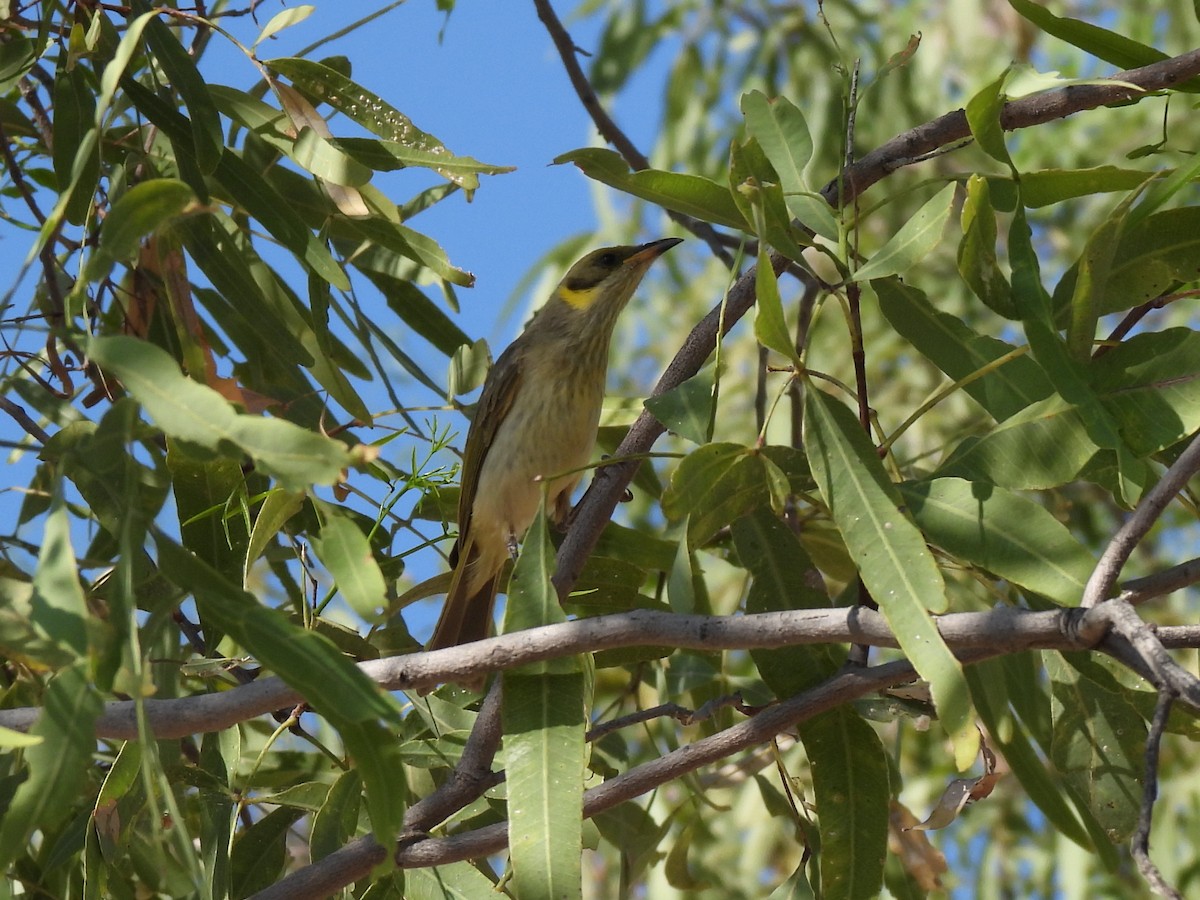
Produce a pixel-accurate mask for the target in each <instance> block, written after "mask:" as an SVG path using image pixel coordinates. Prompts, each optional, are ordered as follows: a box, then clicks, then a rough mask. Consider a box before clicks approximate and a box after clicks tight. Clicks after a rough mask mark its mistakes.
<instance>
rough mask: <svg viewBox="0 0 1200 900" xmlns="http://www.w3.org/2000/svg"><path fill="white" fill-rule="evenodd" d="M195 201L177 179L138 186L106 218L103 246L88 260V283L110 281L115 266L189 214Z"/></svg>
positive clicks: (101, 244) (155, 179)
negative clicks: (148, 239)
mask: <svg viewBox="0 0 1200 900" xmlns="http://www.w3.org/2000/svg"><path fill="white" fill-rule="evenodd" d="M195 202H196V195H195V194H194V193H192V189H191V188H190V187H189V186H188V185H186V184H184V183H183V182H182V181H179V180H177V179H174V178H151V179H148V180H147V181H143V182H141V183H139V184H136V185H134V186H133V187H132V188H130V189H129V190H128V191H126V192H125V193H124V194H122V195H121V198H120V199H119V200H117V202H116V203H115V204H113V207H112V210H111V211H110V212H109V214H108V215H107V216H106V217H105V219H104V228H103V229H102V230H101V232H100V246H99V247H98V248H97V250H96V252H95V253H94V254H93V255H92V258H91V259H90V260H88V267H87V272H86V278H87V280H88V281H100V280H102V279H104V278H106V277H107V276H108V273H109V272H110V271H112V267H113V265H114V263H117V262H119V261H122V260H126V259H129V258H130V257H132V256H133V255H134V254H136V253H137V250H138V246H139V245H140V243H141V241H142V238H144V237H146V236H147V235H150V234H153V233H154V232H156V231H158V230H159V229H160V228H162V227H163V226H164V225H166V224H167V223H169V222H170V221H171V220H172V219H174V218H176V217H178V216H180V215H181V214H183V213H184V212H186V211H187V209H188V207H190V206H192V205H193V204H194V203H195Z"/></svg>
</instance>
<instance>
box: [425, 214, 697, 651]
mask: <svg viewBox="0 0 1200 900" xmlns="http://www.w3.org/2000/svg"><path fill="white" fill-rule="evenodd" d="M678 243H680V241H679V239H678V238H665V239H663V240H660V241H652V242H650V243H648V244H642V245H640V246H626V247H608V248H605V249H602V250H596V251H594V252H592V253H589V254H588V255H587V256H585V257H584V258H583V259H581V260H580V261H579V262H577V263H576V264H575V265H574V266H572V267H571V269H570V271H568V272H567V274H566V277H564V278H563V280H562V281H561V282H560V283H559V285H558V287H557V288H555V289H554V293H553V294H551V295H550V299H549V300H548V301H547V302H546V304H545V306H543V307H542V308H541V309H540V310H538V311H537V313H536V314H535V315H534V316H533V318H532V319H531V320H530V321H529V324H528V325H526V326H525V330H524V331H523V332H522V333H521V335H520V337H518V338H517V339H516V340H515V341H513V343H512V344H511V345H510V346H509V347H508V349H507V350H505V351H504V352H503V353H502V354H501V355H500V358H499V359H498V360H496V363H495V365H494V366H492V370H491V372H490V373H489V374H488V378H487V381H486V383H485V384H484V386H483V394H482V395H481V396H480V398H479V405H478V407H477V409H476V411H475V418H474V421H473V422H472V424H471V429H470V431H469V432H468V434H467V445H466V449H465V451H464V452H463V465H462V493H461V495H460V498H459V503H458V532H459V533H458V541H457V542H456V543H455V545H454V550H453V551H452V552H451V554H450V564H451V565H452V566H453V567H454V574H453V578H452V580H451V584H450V591H449V594H448V595H447V597H446V605H445V607H444V608H443V610H442V615H441V618H440V619H439V620H438V624H437V627H436V628H435V629H434V633H433V637H432V638H431V639H430V641H429V645H428V648H427V649H430V650H436V649H439V648H442V647H451V646H454V645H456V644H464V643H467V642H469V641H477V640H481V639H483V638H485V637H487V635H488V630H489V629H490V627H491V624H492V609H493V606H494V604H495V600H496V589H497V581H498V579H499V577H500V573H501V571H502V570H503V568H504V563H505V561H506V560H507V559H508V558H509V556H510V554H512V553H513V552H515V548H516V545H517V541H519V540H520V539H521V538H522V537H524V536H525V532H526V530H527V529H528V528H529V525H530V524H531V523H532V522H533V519H534V516H535V515H536V514H537V510H538V506H539V505H540V503H541V498H542V490H543V484H542V481H543V479H547V478H548V479H550V480H549V482H548V483H547V484H545V489H546V490H547V496H548V497H549V510H548V512H549V515H550V518H551V519H552V520H553V521H555V522H562V521H563V519H564V518H565V516H566V514H567V512H568V511H569V509H570V502H571V494H572V492H573V491H574V489H575V487H576V485H578V484H579V480H580V478H581V476H582V473H581V472H578V471H572V470H577V469H579V468H580V467H581V466H584V465H586V464H587V462H588V460H589V458H590V457H591V454H592V449H593V447H594V446H595V443H596V429H597V426H598V424H599V421H600V407H601V404H602V402H603V400H604V382H605V375H606V373H607V370H608V349H609V344H610V342H611V340H612V333H613V327H614V325H615V324H616V321H617V316H619V315H620V313H621V310H623V309H624V308H625V306H626V304H627V303H628V302H629V299H630V298H631V297H632V296H633V292H634V290H635V289H636V288H637V286H638V284H639V283H640V282H641V280H642V276H643V275H645V274H646V270H647V269H648V268H649V267H650V264H651V263H652V262H654V260H656V259H658V257H659V256H661V255H662V254H663V253H665V252H666V251H667V250H670V249H671V248H672V247H674V246H675V245H676V244H678ZM555 476H556V477H555Z"/></svg>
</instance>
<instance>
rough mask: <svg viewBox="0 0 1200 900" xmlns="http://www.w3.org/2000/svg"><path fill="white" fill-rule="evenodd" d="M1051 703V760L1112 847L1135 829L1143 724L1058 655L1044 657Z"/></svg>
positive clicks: (1117, 698)
mask: <svg viewBox="0 0 1200 900" xmlns="http://www.w3.org/2000/svg"><path fill="white" fill-rule="evenodd" d="M1043 657H1044V658H1045V659H1046V668H1047V670H1048V672H1049V674H1050V678H1051V689H1052V696H1053V699H1054V703H1053V713H1054V742H1053V744H1052V746H1051V749H1050V757H1051V759H1052V761H1053V762H1054V765H1055V767H1056V768H1057V769H1058V771H1059V772H1061V773H1062V775H1063V777H1064V778H1066V779H1067V780H1068V781H1069V782H1070V783H1071V785H1072V787H1073V788H1074V789H1075V791H1076V792H1077V793H1078V795H1079V796H1081V797H1083V798H1085V799H1086V803H1087V805H1088V808H1089V809H1090V810H1091V812H1092V814H1093V815H1094V816H1095V817H1096V819H1097V820H1098V821H1099V823H1100V825H1101V826H1102V827H1103V829H1104V832H1105V834H1106V835H1107V836H1108V838H1109V840H1110V841H1111V842H1112V843H1114V844H1115V843H1119V842H1120V841H1124V840H1126V839H1127V838H1128V837H1129V835H1130V834H1132V833H1133V829H1134V827H1135V826H1136V824H1137V817H1138V810H1139V807H1140V804H1141V796H1142V775H1143V769H1144V755H1145V744H1146V723H1145V721H1144V720H1143V719H1142V717H1141V715H1139V714H1138V712H1137V711H1136V710H1135V709H1134V708H1133V707H1132V706H1130V705H1129V703H1128V702H1127V701H1126V700H1125V699H1124V698H1123V697H1122V696H1121V695H1120V694H1117V693H1110V692H1108V691H1106V690H1104V689H1103V688H1101V687H1100V686H1099V685H1098V684H1097V683H1096V682H1094V681H1092V680H1091V679H1089V678H1085V677H1083V676H1082V675H1081V674H1080V673H1079V671H1078V670H1077V669H1075V668H1073V667H1072V666H1070V665H1068V664H1067V663H1066V662H1065V660H1064V659H1063V657H1062V656H1061V655H1059V654H1057V653H1053V652H1048V653H1045V654H1043Z"/></svg>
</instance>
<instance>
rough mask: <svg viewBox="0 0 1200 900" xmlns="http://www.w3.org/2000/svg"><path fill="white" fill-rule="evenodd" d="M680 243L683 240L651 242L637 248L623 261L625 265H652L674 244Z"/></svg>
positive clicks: (671, 239)
mask: <svg viewBox="0 0 1200 900" xmlns="http://www.w3.org/2000/svg"><path fill="white" fill-rule="evenodd" d="M682 243H683V238H662V239H661V240H657V241H651V242H650V243H648V244H642V245H641V246H640V247H638V248H637V252H636V253H634V254H633V255H632V256H631V257H629V259H627V260H625V264H626V265H628V264H630V263H632V264H634V265H635V266H636V265H639V264H642V263H652V262H654V260H656V259H658V258H659V257H660V256H662V255H663V254H664V253H666V252H667V251H668V250H670V249H671V248H672V247H674V246H675V245H676V244H682Z"/></svg>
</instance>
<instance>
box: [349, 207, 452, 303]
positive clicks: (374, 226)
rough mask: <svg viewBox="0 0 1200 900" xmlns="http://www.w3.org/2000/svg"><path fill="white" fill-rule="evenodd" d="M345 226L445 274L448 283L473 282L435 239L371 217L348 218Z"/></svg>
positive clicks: (440, 276)
mask: <svg viewBox="0 0 1200 900" xmlns="http://www.w3.org/2000/svg"><path fill="white" fill-rule="evenodd" d="M344 230H345V231H349V232H351V233H353V234H357V235H358V236H359V237H360V238H366V239H367V240H370V241H374V242H375V243H377V244H379V245H380V246H381V247H386V248H387V249H388V250H391V251H393V252H395V253H399V254H400V255H401V256H405V257H407V258H408V259H411V260H413V261H414V262H418V263H420V264H421V265H423V266H425V267H426V268H428V269H429V270H430V271H431V272H433V274H435V275H437V276H438V277H439V278H444V279H445V280H446V281H449V282H450V283H451V284H457V285H460V286H462V287H471V285H473V284H474V283H475V276H474V275H472V274H471V273H470V272H465V271H463V270H462V269H460V268H458V267H457V266H454V265H451V263H450V260H449V258H448V257H447V256H446V251H445V250H443V249H442V248H441V247H440V246H438V243H437V241H435V240H433V239H432V238H430V237H427V236H425V235H423V234H421V233H420V232H419V231H414V230H413V229H411V228H409V227H408V226H406V225H400V224H398V223H396V222H389V221H387V220H385V219H382V218H379V217H372V218H370V219H355V220H353V221H349V220H348V221H347V222H345V223H344ZM335 286H336V285H335Z"/></svg>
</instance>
